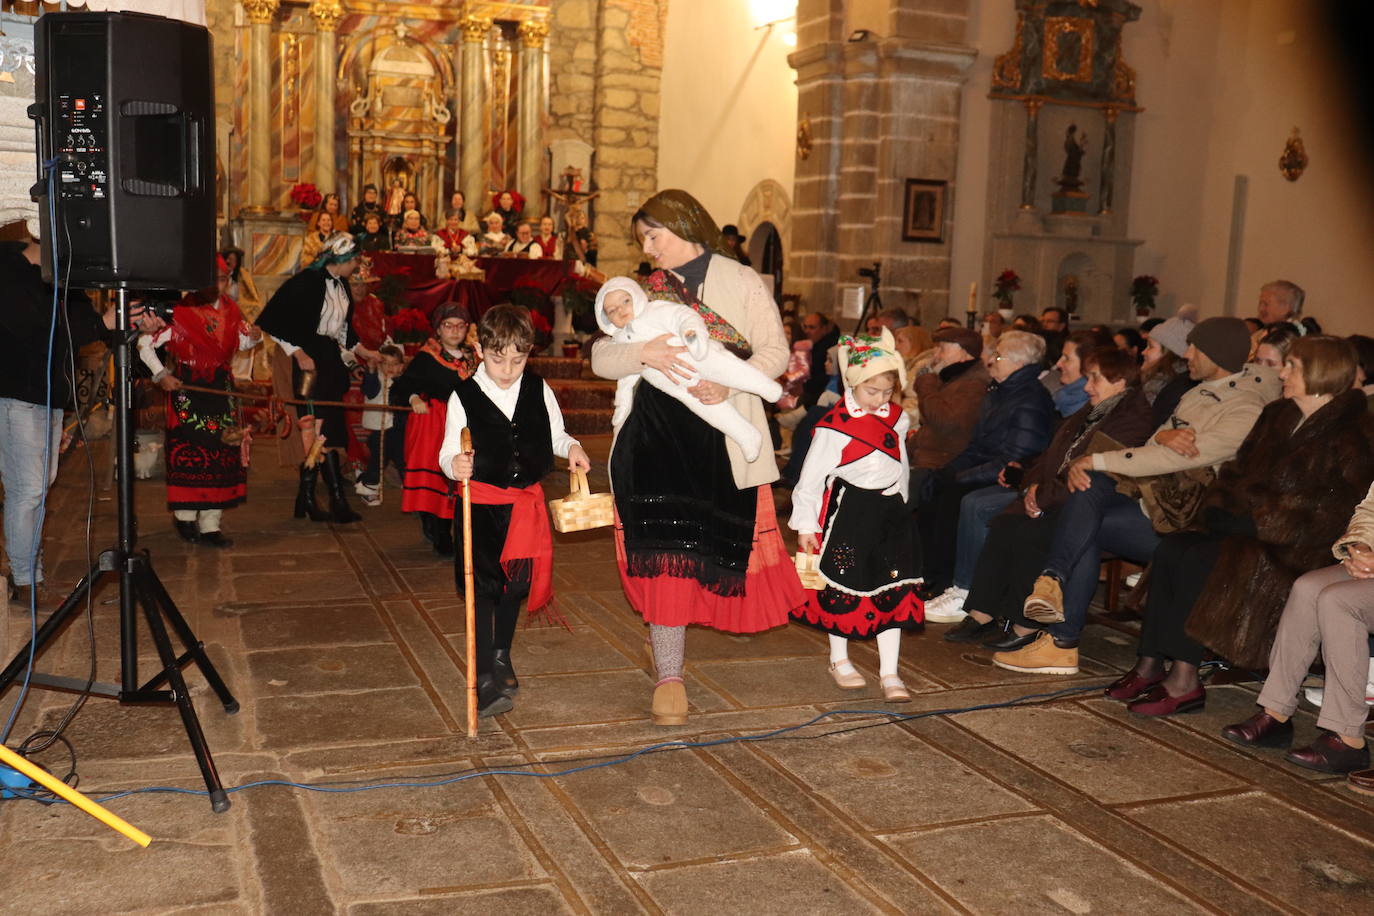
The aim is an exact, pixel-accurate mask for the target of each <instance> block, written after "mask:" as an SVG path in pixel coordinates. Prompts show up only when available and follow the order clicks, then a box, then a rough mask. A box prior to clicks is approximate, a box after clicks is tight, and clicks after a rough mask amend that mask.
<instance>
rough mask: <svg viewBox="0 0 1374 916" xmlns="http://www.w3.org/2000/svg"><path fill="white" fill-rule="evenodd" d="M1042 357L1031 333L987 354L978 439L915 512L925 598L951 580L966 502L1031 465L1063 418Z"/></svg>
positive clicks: (1009, 338)
mask: <svg viewBox="0 0 1374 916" xmlns="http://www.w3.org/2000/svg"><path fill="white" fill-rule="evenodd" d="M1044 358H1045V340H1044V338H1042V337H1040V336H1039V335H1037V334H1031V333H1028V332H1025V331H1006V332H1004V333H1003V334H1002V336H1001V337H999V338H998V339H997V348H996V350H995V351H994V352H992V353H991V354H989V353H986V352H985V353H984V359H985V361H986V362H987V363H988V373H989V374H990V375H991V376H992V384H991V385H990V386H989V387H988V395H987V397H986V398H984V399H983V406H982V411H981V412H980V414H979V416H978V424H977V425H976V426H975V427H974V429H973V438H972V439H970V440H969V444H968V445H967V446H966V447H965V448H964V450H963V452H961V453H960V454H959V455H958V456H956V457H955V458H954V460H952V461H950V462H949V464H947V465H945V467H944V468H943V469H942V470H941V471H940V472H939V473H938V474H936V475H935V476H934V477H933V478H932V482H931V484H930V486H931V488H932V489H931V491H930V493H929V494H928V497H927V499H926V500H925V501H923V503H922V504H921V507H920V509H919V511H918V512H917V517H916V522H917V530H918V531H919V533H920V536H921V546H922V549H923V551H924V558H925V570H924V574H925V585H924V587H923V591H924V592H925V593H926V594H930V595H938V594H940V593H941V592H942V591H944V590H945V589H947V588H949V587H950V585H951V584H952V583H953V577H954V556H955V555H954V550H955V541H956V538H955V531H956V529H957V527H958V524H959V503H960V500H962V499H963V497H964V496H965V495H966V494H967V493H970V492H972V491H973V490H977V489H979V488H981V487H987V486H990V485H991V484H994V483H997V482H998V477H999V475H1001V474H1002V471H1003V469H1004V468H1006V467H1007V465H1008V463H1010V462H1017V463H1018V464H1020V465H1021V466H1022V467H1025V466H1026V465H1028V464H1029V462H1030V460H1031V459H1033V458H1035V457H1036V456H1037V455H1039V454H1040V453H1041V452H1043V451H1044V450H1045V447H1046V446H1047V445H1049V442H1050V436H1051V435H1052V433H1053V431H1054V424H1055V420H1056V419H1057V416H1058V415H1057V413H1056V412H1055V409H1054V402H1053V400H1051V398H1050V395H1049V392H1048V391H1046V390H1045V386H1044V385H1042V384H1040V370H1041V365H1040V364H1041V360H1043V359H1044ZM1013 489H1015V487H1013Z"/></svg>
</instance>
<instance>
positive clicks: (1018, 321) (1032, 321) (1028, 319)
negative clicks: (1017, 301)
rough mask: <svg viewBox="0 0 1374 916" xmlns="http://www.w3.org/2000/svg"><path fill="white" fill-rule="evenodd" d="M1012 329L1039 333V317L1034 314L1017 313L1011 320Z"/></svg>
mask: <svg viewBox="0 0 1374 916" xmlns="http://www.w3.org/2000/svg"><path fill="white" fill-rule="evenodd" d="M1011 329H1012V330H1013V331H1029V332H1030V333H1032V334H1039V333H1040V319H1039V318H1036V317H1035V316H1034V315H1017V316H1016V317H1015V318H1013V319H1012V321H1011Z"/></svg>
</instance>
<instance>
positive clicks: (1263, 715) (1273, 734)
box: [1221, 709, 1293, 747]
mask: <svg viewBox="0 0 1374 916" xmlns="http://www.w3.org/2000/svg"><path fill="white" fill-rule="evenodd" d="M1221 737H1223V738H1225V739H1226V740H1227V741H1234V742H1235V743H1236V744H1244V745H1245V746H1246V747H1288V746H1290V745H1291V744H1292V743H1293V720H1292V719H1289V720H1288V721H1287V722H1280V721H1279V720H1278V719H1275V718H1274V717H1273V716H1271V715H1269V713H1268V712H1267V711H1266V710H1263V709H1261V710H1260V711H1259V712H1257V713H1255V714H1254V715H1253V716H1251V717H1250V718H1248V719H1246V720H1245V721H1244V722H1237V723H1236V724H1235V725H1228V726H1226V727H1225V728H1223V729H1222V730H1221Z"/></svg>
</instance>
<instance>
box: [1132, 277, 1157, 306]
mask: <svg viewBox="0 0 1374 916" xmlns="http://www.w3.org/2000/svg"><path fill="white" fill-rule="evenodd" d="M1158 295H1159V278H1158V277H1152V276H1150V275H1149V274H1141V275H1140V276H1138V277H1136V278H1135V279H1133V280H1132V281H1131V304H1132V305H1134V306H1135V312H1136V314H1137V315H1148V314H1150V313H1151V312H1153V311H1154V309H1155V296H1158Z"/></svg>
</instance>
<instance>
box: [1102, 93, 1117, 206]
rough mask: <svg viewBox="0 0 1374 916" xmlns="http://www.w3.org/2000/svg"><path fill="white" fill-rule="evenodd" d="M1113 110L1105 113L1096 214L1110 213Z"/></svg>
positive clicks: (1113, 164) (1113, 174)
mask: <svg viewBox="0 0 1374 916" xmlns="http://www.w3.org/2000/svg"><path fill="white" fill-rule="evenodd" d="M1117 114H1118V112H1117V110H1116V109H1115V108H1108V109H1107V111H1106V116H1107V123H1106V126H1105V127H1104V128H1103V130H1102V182H1101V184H1100V185H1099V186H1098V193H1097V201H1098V206H1097V212H1098V213H1101V214H1103V215H1106V214H1108V213H1111V212H1112V189H1113V186H1114V185H1115V184H1116V116H1117Z"/></svg>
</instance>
